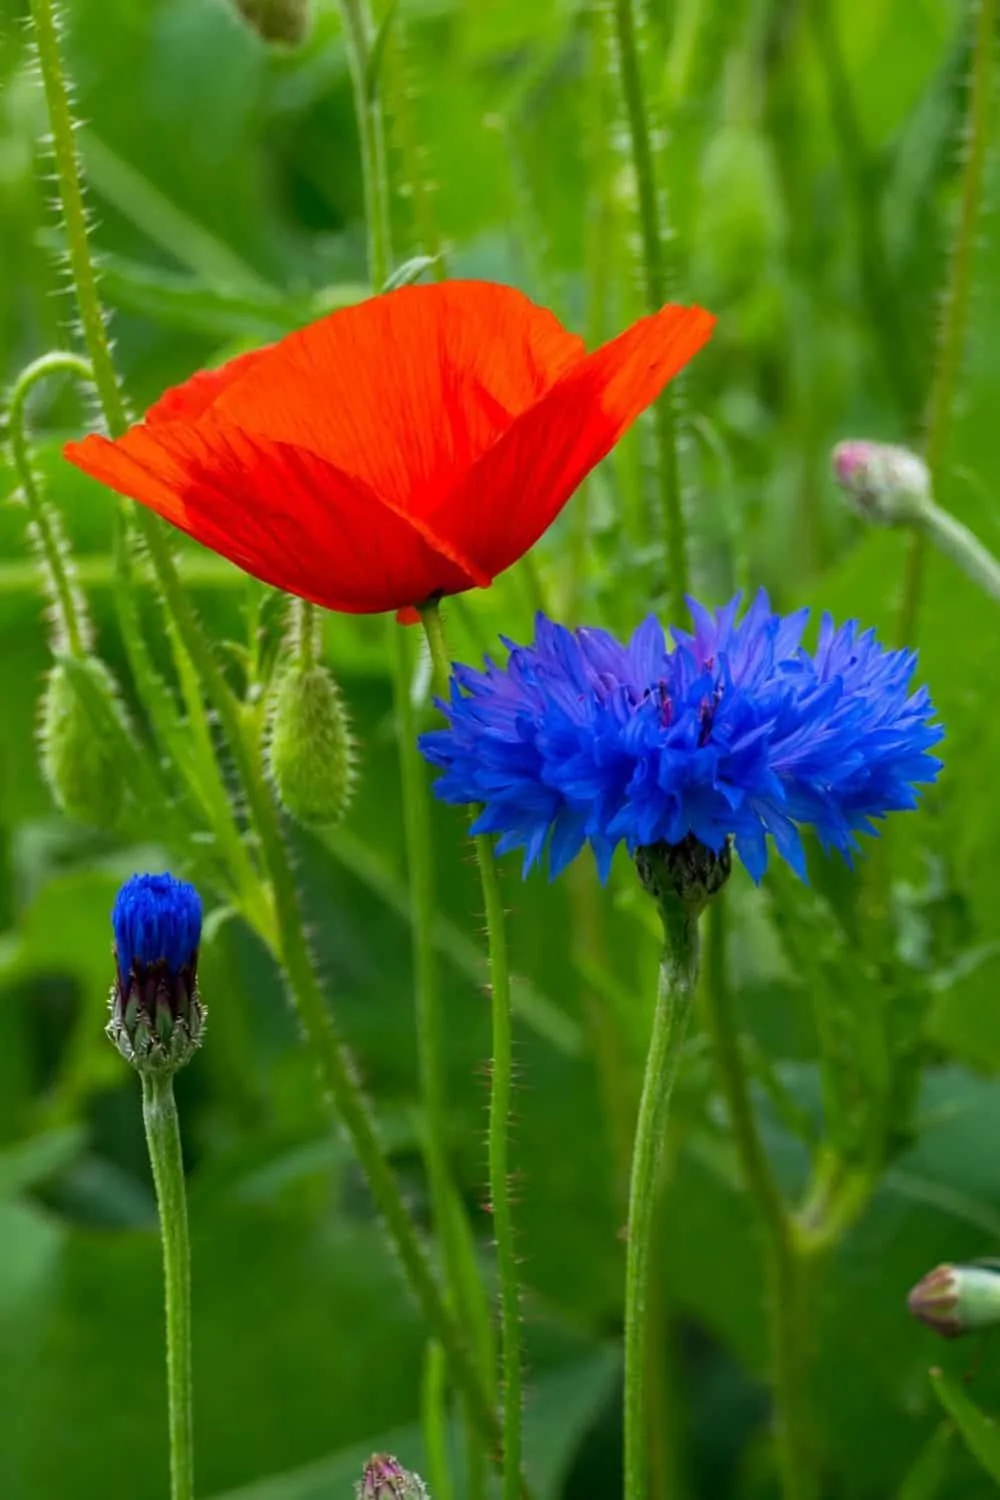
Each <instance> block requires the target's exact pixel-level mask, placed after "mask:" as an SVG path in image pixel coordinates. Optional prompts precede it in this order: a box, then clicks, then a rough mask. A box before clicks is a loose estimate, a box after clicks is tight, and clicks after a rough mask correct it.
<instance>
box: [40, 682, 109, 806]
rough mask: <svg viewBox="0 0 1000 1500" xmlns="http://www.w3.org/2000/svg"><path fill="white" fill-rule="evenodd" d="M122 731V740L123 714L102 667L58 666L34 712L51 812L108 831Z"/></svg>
mask: <svg viewBox="0 0 1000 1500" xmlns="http://www.w3.org/2000/svg"><path fill="white" fill-rule="evenodd" d="M82 674H85V676H86V680H85V681H81V676H82ZM95 709H96V710H97V711H95ZM102 720H103V722H102ZM115 721H117V725H118V726H119V732H118V733H115V728H116V724H115ZM122 728H124V729H125V732H126V735H127V734H128V730H127V720H126V718H125V710H124V708H123V707H122V702H121V698H120V697H119V695H118V689H117V685H116V683H115V680H114V678H113V677H112V675H111V673H110V672H109V671H108V669H107V667H106V666H105V665H104V663H103V662H102V661H99V660H98V659H97V657H93V656H89V657H86V658H84V659H83V660H81V661H76V662H73V663H72V665H71V666H67V665H66V664H65V663H63V662H57V663H56V665H55V666H54V667H53V668H52V671H51V672H50V673H49V678H48V681H47V683H46V685H45V692H44V694H43V697H42V701H41V704H40V706H39V725H38V739H39V744H40V747H41V766H42V774H43V776H44V777H45V780H46V782H47V783H48V787H49V790H50V792H51V793H52V798H53V800H54V802H55V804H56V806H57V807H58V808H60V809H61V811H63V812H64V813H66V814H67V815H68V816H69V817H71V818H75V819H76V820H77V821H78V822H80V823H86V824H89V825H91V826H93V827H95V828H113V827H114V826H115V824H116V823H117V821H118V818H119V814H120V812H121V806H122V766H121V763H120V762H121V754H122V746H123V737H122V734H121V732H120V730H121V729H122ZM126 743H127V742H126Z"/></svg>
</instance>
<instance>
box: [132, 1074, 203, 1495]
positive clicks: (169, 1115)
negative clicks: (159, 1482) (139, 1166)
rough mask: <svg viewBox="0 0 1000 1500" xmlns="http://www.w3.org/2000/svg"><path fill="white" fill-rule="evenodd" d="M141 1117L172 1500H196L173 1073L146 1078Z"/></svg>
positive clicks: (186, 1257) (187, 1279) (186, 1262)
mask: <svg viewBox="0 0 1000 1500" xmlns="http://www.w3.org/2000/svg"><path fill="white" fill-rule="evenodd" d="M141 1079H142V1118H143V1122H144V1124H145V1126H146V1141H147V1144H148V1146H149V1160H150V1164H151V1165H152V1168H153V1181H154V1183H155V1184H156V1201H157V1204H158V1206H159V1210H160V1235H161V1238H162V1240H163V1277H164V1284H165V1288H166V1310H167V1412H168V1416H169V1421H170V1496H171V1500H193V1497H194V1441H193V1436H192V1426H193V1402H192V1399H191V1252H190V1247H189V1245H188V1223H187V1200H186V1198H185V1194H184V1159H183V1157H182V1155H181V1135H180V1128H179V1126H178V1122H177V1105H176V1104H175V1102H174V1081H173V1077H172V1076H171V1074H169V1073H142V1074H141Z"/></svg>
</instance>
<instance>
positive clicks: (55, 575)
mask: <svg viewBox="0 0 1000 1500" xmlns="http://www.w3.org/2000/svg"><path fill="white" fill-rule="evenodd" d="M64 371H65V372H67V373H69V374H71V375H76V376H78V377H79V378H80V379H81V380H87V381H93V378H94V374H93V370H92V369H91V367H90V365H89V364H88V363H87V361H86V360H85V359H81V358H80V356H79V355H78V354H68V353H64V352H63V351H62V350H59V351H57V352H55V353H53V354H43V355H42V357H41V359H36V360H34V361H33V362H32V363H31V364H30V365H28V366H27V368H26V369H24V370H22V371H21V373H20V375H19V376H18V377H17V380H16V381H15V382H14V386H13V389H12V390H11V393H10V402H9V405H8V412H7V417H8V428H9V431H10V450H11V456H12V458H13V461H14V469H15V471H16V473H17V477H18V481H19V483H20V486H21V493H22V495H23V496H24V501H25V504H26V505H27V507H28V514H29V515H30V517H31V522H32V525H33V526H34V528H35V534H36V537H37V540H38V547H39V551H40V553H41V556H42V562H43V565H44V568H45V570H46V572H47V573H48V575H49V581H50V585H51V589H52V593H53V596H54V603H55V609H56V619H57V621H58V624H59V630H60V632H61V633H62V635H63V637H64V638H65V644H66V646H67V648H68V649H69V652H70V654H71V655H72V656H83V654H84V652H85V650H86V641H87V636H88V634H89V631H88V623H87V614H86V608H85V606H84V603H83V596H82V595H81V594H79V593H78V592H77V589H76V587H75V584H74V579H73V574H72V571H71V569H72V559H71V558H70V556H69V553H68V550H67V546H66V542H65V539H64V537H63V534H62V526H61V525H60V522H59V518H58V517H57V516H56V515H55V513H54V512H53V511H52V510H51V509H50V507H49V506H48V504H47V503H46V501H45V499H44V497H43V496H42V495H41V493H40V492H39V489H38V485H37V484H36V482H35V476H34V473H33V472H32V468H31V456H30V454H29V452H28V439H27V434H26V432H25V421H24V409H25V405H26V403H27V400H28V396H29V394H30V392H31V390H32V389H33V387H34V386H35V385H37V384H38V382H39V381H40V380H45V379H46V378H47V377H48V376H49V375H57V374H60V373H62V372H64Z"/></svg>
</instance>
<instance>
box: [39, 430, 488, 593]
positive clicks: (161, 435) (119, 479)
mask: <svg viewBox="0 0 1000 1500" xmlns="http://www.w3.org/2000/svg"><path fill="white" fill-rule="evenodd" d="M65 452H66V457H67V458H68V459H70V461H71V462H73V463H75V464H77V465H78V467H79V468H81V469H83V470H84V471H85V472H86V473H88V474H90V475H91V476H92V477H93V478H95V479H98V480H100V481H102V482H103V483H104V484H107V485H108V486H109V487H110V488H111V489H114V490H117V491H119V492H120V493H122V494H126V495H129V496H131V497H132V498H133V499H135V500H138V501H140V502H141V503H142V504H143V505H147V506H149V507H150V509H152V510H154V511H156V512H157V513H158V514H159V515H161V516H163V517H164V519H165V520H168V521H170V522H171V523H172V524H173V525H174V526H176V527H178V528H179V529H180V530H181V531H185V532H187V533H188V535H189V536H193V537H194V538H195V539H196V540H197V541H199V542H201V543H202V544H203V545H204V546H206V547H209V548H211V549H212V550H213V551H215V552H218V553H220V554H221V555H222V556H223V557H227V558H229V559H230V561H231V562H234V563H236V564H237V566H239V567H241V568H243V569H244V570H245V571H246V572H248V573H252V574H253V576H254V577H255V578H260V579H262V580H263V582H265V583H269V584H271V585H273V586H274V587H275V588H280V589H285V590H287V591H288V592H289V593H294V594H299V595H301V596H302V597H303V598H306V599H311V600H313V601H314V602H315V603H317V604H321V605H323V606H325V607H326V608H327V609H333V610H340V611H343V612H346V613H374V612H377V611H381V610H388V609H396V608H398V607H399V606H400V605H401V604H403V603H406V602H408V601H411V600H412V601H417V602H419V601H421V600H423V599H427V598H429V597H430V596H431V594H433V593H436V592H437V591H439V590H444V591H445V592H449V593H452V592H454V593H460V592H462V591H464V590H465V589H469V588H472V587H474V586H475V585H476V584H477V583H479V584H482V583H485V582H488V581H489V580H488V579H485V578H484V577H483V575H482V574H481V573H480V572H479V571H478V570H473V571H472V572H471V573H470V572H469V571H467V570H466V569H465V568H464V567H462V565H461V563H460V562H458V561H456V560H455V559H454V558H453V557H452V556H451V555H449V553H448V551H447V550H445V551H443V550H442V549H441V548H439V547H438V546H436V545H435V544H434V542H433V540H428V539H427V538H426V537H425V536H423V535H421V533H420V532H419V531H418V530H417V529H416V528H415V527H414V525H413V524H412V523H411V522H410V521H409V520H408V519H407V518H406V517H404V516H399V515H397V514H395V513H394V512H393V511H391V510H389V509H388V508H387V507H386V506H384V505H382V504H381V503H380V502H379V500H378V499H377V498H376V497H375V496H373V495H372V494H371V493H370V492H369V491H368V490H367V489H366V488H365V487H364V486H363V485H360V484H358V482H357V481H356V480H354V479H352V478H349V477H348V476H347V475H344V474H342V473H341V472H340V471H339V470H337V469H335V468H334V467H333V466H332V465H330V464H327V463H324V462H323V461H322V460H321V459H317V458H315V457H314V456H313V455H312V454H310V453H307V452H305V451H303V450H302V449H296V448H294V447H291V446H289V445H288V444H284V443H271V442H266V441H261V440H260V439H257V438H252V437H250V436H248V435H247V434H246V433H244V432H241V431H240V430H239V429H238V428H235V427H230V426H229V425H228V424H223V423H215V422H213V423H212V424H211V426H210V429H209V430H207V431H206V430H205V429H204V428H199V427H196V426H192V425H188V424H180V423H169V422H166V423H164V422H161V423H157V424H154V426H153V427H151V428H149V427H145V426H142V425H140V426H136V427H133V428H131V429H130V430H129V431H128V432H127V433H125V435H124V436H123V437H122V438H119V439H118V440H117V441H116V442H111V441H109V440H108V439H107V438H105V437H101V436H98V435H96V434H92V435H91V436H89V437H87V438H85V439H84V440H83V441H82V442H80V443H70V444H68V445H67V447H66V450H65Z"/></svg>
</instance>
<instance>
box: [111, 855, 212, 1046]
mask: <svg viewBox="0 0 1000 1500" xmlns="http://www.w3.org/2000/svg"><path fill="white" fill-rule="evenodd" d="M111 925H112V927H113V929H114V935H115V965H116V973H115V981H114V984H113V985H112V987H111V998H110V1009H111V1019H110V1021H109V1022H108V1027H107V1032H108V1036H109V1037H110V1038H111V1040H112V1041H113V1042H114V1044H115V1046H116V1047H117V1048H118V1051H119V1052H120V1053H121V1055H122V1057H124V1058H125V1060H126V1061H127V1062H130V1063H131V1064H132V1065H133V1067H135V1068H137V1069H138V1070H139V1071H140V1072H152V1073H173V1072H175V1071H176V1070H177V1069H178V1068H180V1067H183V1065H184V1064H185V1063H186V1062H187V1061H188V1059H189V1058H190V1057H191V1055H192V1053H193V1052H194V1051H195V1049H196V1048H197V1047H198V1046H199V1044H200V1042H201V1038H202V1031H203V1029H204V1022H205V1012H204V1008H203V1006H202V1003H201V997H200V996H199V994H198V982H197V973H198V944H199V942H200V941H201V899H200V897H199V895H198V892H197V891H196V890H195V888H194V886H192V885H188V883H187V881H185V880H177V879H175V878H174V876H173V875H133V876H132V878H131V880H127V881H126V882H125V884H124V885H123V886H122V888H121V890H120V891H119V892H118V895H117V897H116V898H115V904H114V908H113V910H112V913H111Z"/></svg>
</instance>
